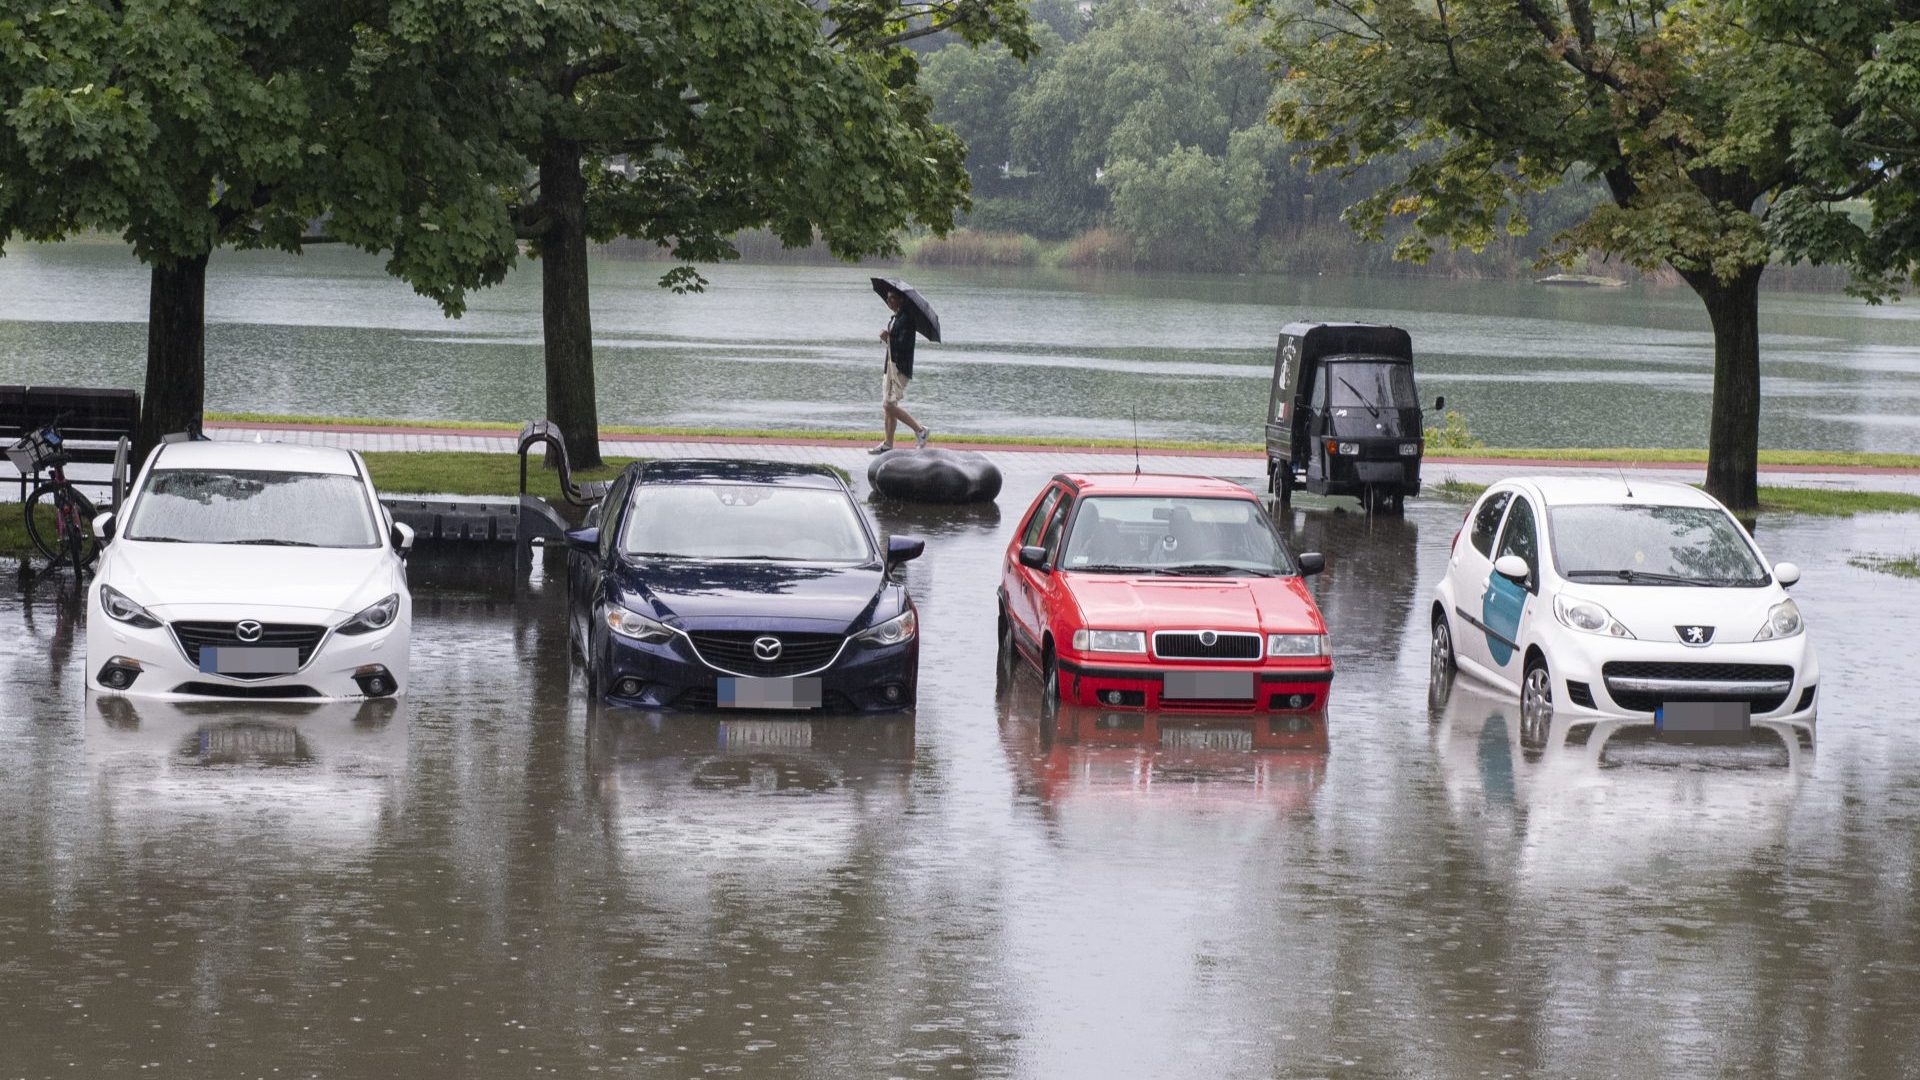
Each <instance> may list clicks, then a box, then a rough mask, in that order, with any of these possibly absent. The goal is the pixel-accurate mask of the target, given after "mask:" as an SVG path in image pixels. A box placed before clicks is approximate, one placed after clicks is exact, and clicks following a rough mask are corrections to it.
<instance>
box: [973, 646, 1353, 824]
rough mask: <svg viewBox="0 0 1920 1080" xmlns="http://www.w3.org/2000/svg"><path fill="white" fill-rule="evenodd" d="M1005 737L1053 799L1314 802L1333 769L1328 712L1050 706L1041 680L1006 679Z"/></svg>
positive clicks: (1019, 768) (1028, 782) (1021, 773)
mask: <svg viewBox="0 0 1920 1080" xmlns="http://www.w3.org/2000/svg"><path fill="white" fill-rule="evenodd" d="M999 710H1000V738H1001V742H1002V744H1003V745H1004V746H1005V748H1006V752H1007V756H1008V758H1009V760H1010V761H1011V762H1012V764H1013V765H1014V767H1015V771H1016V773H1017V775H1018V777H1019V782H1020V786H1021V789H1022V790H1023V792H1025V793H1027V794H1030V795H1034V796H1037V797H1039V798H1040V799H1041V800H1042V801H1043V802H1045V803H1053V802H1056V801H1060V800H1073V801H1084V800H1087V799H1090V798H1106V797H1114V798H1121V799H1141V798H1152V799H1155V800H1179V801H1189V800H1191V801H1194V802H1196V803H1202V802H1204V803H1212V802H1221V803H1236V802H1237V803H1249V804H1258V805H1262V806H1268V807H1279V808H1283V809H1291V808H1299V807H1304V806H1307V805H1308V804H1309V803H1311V802H1312V800H1313V795H1314V792H1315V791H1317V790H1318V789H1319V787H1320V782H1321V780H1322V779H1323V778H1324V776H1325V772H1326V760H1327V719H1326V714H1325V713H1324V712H1320V713H1313V714H1307V715H1301V714H1298V713H1295V714H1281V715H1265V714H1261V715H1251V716H1247V717H1233V716H1220V715H1213V714H1209V715H1204V716H1202V715H1190V714H1189V715H1183V714H1180V713H1173V712H1166V713H1162V712H1141V711H1118V710H1114V711H1108V710H1103V709H1099V708H1093V707H1088V706H1080V705H1059V706H1057V707H1048V703H1047V701H1046V697H1045V694H1044V693H1043V691H1042V689H1041V685H1040V680H1039V679H1038V678H1037V677H1035V676H1034V675H1033V673H1032V672H1031V671H1027V670H1025V669H1024V668H1018V669H1015V670H1012V671H1004V672H1003V674H1002V677H1001V684H1000V694H999Z"/></svg>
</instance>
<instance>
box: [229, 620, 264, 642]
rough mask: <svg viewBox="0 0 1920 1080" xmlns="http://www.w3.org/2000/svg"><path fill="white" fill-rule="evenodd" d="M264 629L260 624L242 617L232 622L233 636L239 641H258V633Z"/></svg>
mask: <svg viewBox="0 0 1920 1080" xmlns="http://www.w3.org/2000/svg"><path fill="white" fill-rule="evenodd" d="M265 629H266V627H263V626H261V625H260V624H259V623H257V622H254V621H253V620H252V619H243V620H241V621H240V622H237V623H234V624H233V636H234V637H237V638H239V639H240V640H241V641H259V640H260V634H261V632H262V631H264V630H265Z"/></svg>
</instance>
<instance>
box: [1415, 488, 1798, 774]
mask: <svg viewBox="0 0 1920 1080" xmlns="http://www.w3.org/2000/svg"><path fill="white" fill-rule="evenodd" d="M1502 500H1504V502H1503V501H1502ZM1523 504H1524V505H1525V506H1526V507H1527V510H1526V514H1528V515H1530V516H1531V517H1532V519H1533V521H1534V522H1535V523H1537V525H1536V529H1535V532H1536V535H1537V543H1538V549H1537V553H1536V555H1535V558H1534V561H1533V564H1531V565H1530V566H1529V567H1528V569H1529V573H1528V574H1527V575H1526V577H1525V579H1524V580H1515V579H1512V578H1508V577H1505V576H1504V575H1502V574H1500V573H1499V572H1498V571H1496V570H1495V567H1494V564H1495V561H1496V559H1497V557H1498V556H1499V555H1500V554H1501V553H1503V552H1506V551H1507V550H1508V543H1509V539H1510V536H1511V534H1510V532H1509V530H1516V531H1518V530H1521V529H1522V528H1523V525H1522V524H1521V521H1520V519H1519V518H1518V517H1517V515H1518V514H1519V513H1520V511H1518V510H1517V508H1518V507H1519V506H1521V505H1523ZM1574 506H1621V507H1628V506H1636V507H1643V508H1644V507H1685V508H1692V509H1694V510H1704V511H1709V512H1712V513H1717V514H1721V515H1725V516H1726V520H1727V521H1728V522H1730V523H1731V524H1732V526H1733V528H1734V529H1735V530H1736V531H1737V533H1738V536H1739V538H1740V541H1741V542H1743V543H1745V544H1746V546H1747V547H1748V549H1749V550H1750V552H1751V554H1752V556H1753V559H1754V560H1755V561H1756V562H1757V563H1758V565H1759V566H1760V567H1761V568H1762V569H1763V570H1764V571H1765V574H1764V584H1742V585H1725V586H1717V587H1716V586H1709V585H1697V584H1696V585H1679V584H1651V583H1635V582H1631V581H1622V580H1597V579H1596V576H1595V575H1593V574H1591V573H1588V574H1580V575H1576V577H1577V580H1570V579H1569V578H1568V577H1566V576H1564V575H1563V573H1562V570H1563V567H1562V565H1561V560H1560V559H1559V558H1558V557H1557V555H1558V554H1559V553H1560V548H1561V547H1562V546H1565V545H1569V544H1571V543H1573V542H1574V541H1575V538H1571V537H1569V538H1562V537H1556V536H1555V535H1554V528H1553V526H1552V524H1551V518H1550V515H1551V513H1552V512H1553V510H1555V509H1556V508H1560V507H1574ZM1483 546H1484V547H1483ZM1798 577H1799V570H1798V568H1796V567H1793V566H1792V564H1789V563H1782V564H1780V565H1778V566H1775V567H1769V566H1768V564H1767V563H1766V561H1765V559H1764V558H1763V557H1762V556H1761V553H1760V551H1759V549H1758V547H1756V546H1755V545H1754V544H1753V540H1752V538H1751V537H1750V536H1748V535H1747V532H1746V530H1745V529H1744V528H1742V527H1741V526H1740V525H1739V523H1738V522H1737V521H1736V520H1735V519H1734V518H1733V516H1732V515H1731V514H1728V513H1727V510H1726V508H1725V507H1723V506H1721V505H1720V503H1719V502H1717V501H1715V500H1714V499H1713V498H1712V497H1710V496H1708V495H1706V494H1705V493H1704V492H1701V491H1699V490H1697V489H1695V488H1692V487H1689V486H1687V485H1684V484H1675V483H1663V482H1640V481H1635V482H1633V483H1631V484H1628V483H1626V482H1624V481H1623V480H1621V479H1600V478H1590V477H1522V478H1516V479H1512V480H1507V481H1503V482H1501V483H1498V484H1493V485H1491V486H1489V487H1488V489H1487V490H1486V492H1485V493H1484V494H1483V495H1482V496H1481V497H1480V498H1479V499H1478V500H1476V501H1475V503H1474V506H1473V509H1472V510H1470V511H1468V513H1467V519H1466V521H1465V523H1464V524H1463V525H1462V526H1461V530H1460V534H1459V535H1458V536H1456V537H1455V538H1454V543H1453V550H1452V553H1451V554H1450V555H1449V557H1448V561H1447V572H1446V574H1445V576H1444V577H1442V579H1441V581H1440V584H1439V586H1438V587H1437V588H1436V589H1435V590H1434V597H1433V607H1432V614H1431V622H1432V625H1433V627H1434V631H1435V633H1434V650H1433V652H1434V655H1433V661H1434V668H1435V675H1436V677H1445V675H1446V674H1447V673H1446V672H1445V671H1444V670H1443V669H1444V668H1445V667H1446V662H1447V660H1448V659H1449V658H1447V657H1443V655H1442V653H1443V650H1448V651H1451V653H1452V655H1451V657H1450V659H1451V661H1452V662H1453V663H1454V664H1457V665H1458V668H1459V670H1460V671H1461V672H1462V673H1464V674H1466V675H1468V676H1471V677H1473V678H1476V679H1478V680H1481V681H1483V682H1486V683H1489V684H1491V685H1493V686H1495V687H1497V688H1501V689H1505V690H1509V691H1514V692H1518V693H1519V694H1520V695H1521V698H1522V706H1523V709H1522V719H1521V723H1522V729H1523V731H1528V730H1529V729H1531V730H1532V738H1533V741H1534V742H1535V743H1536V745H1541V744H1544V742H1545V739H1546V736H1547V734H1548V729H1547V727H1546V726H1544V725H1547V724H1550V725H1551V730H1552V731H1555V732H1559V733H1561V734H1562V735H1564V732H1565V731H1566V730H1567V728H1568V727H1570V726H1571V725H1575V724H1582V723H1597V722H1600V721H1617V722H1619V724H1618V725H1617V726H1623V727H1631V726H1634V725H1654V724H1655V709H1656V708H1659V707H1662V706H1664V704H1665V703H1668V702H1682V701H1739V700H1744V701H1747V702H1748V703H1749V706H1750V709H1751V723H1752V726H1754V727H1770V728H1773V729H1775V730H1776V732H1778V733H1779V734H1781V735H1782V736H1783V737H1784V736H1787V735H1793V736H1795V737H1796V738H1799V737H1800V736H1804V738H1805V741H1806V742H1807V744H1808V745H1811V742H1812V736H1813V731H1814V722H1815V718H1816V715H1817V713H1818V703H1817V700H1816V699H1817V696H1818V695H1817V691H1818V687H1819V682H1820V667H1819V661H1818V659H1817V658H1816V657H1815V655H1814V650H1813V646H1812V644H1811V643H1810V642H1809V641H1808V637H1807V633H1806V631H1805V629H1804V626H1803V625H1800V624H1799V621H1798V616H1797V609H1789V610H1794V611H1795V612H1796V614H1795V617H1794V620H1793V622H1794V623H1795V625H1796V629H1794V630H1793V632H1791V633H1790V634H1785V635H1780V636H1773V637H1770V638H1767V639H1765V640H1760V638H1761V637H1762V636H1763V628H1766V627H1768V626H1769V624H1770V620H1771V619H1772V617H1773V612H1774V610H1775V609H1776V608H1778V607H1780V606H1781V605H1783V604H1786V603H1787V602H1788V598H1787V592H1786V587H1785V586H1786V585H1789V584H1792V583H1793V582H1794V581H1795V580H1797V579H1798ZM1556 601H1558V602H1559V603H1560V604H1561V605H1562V607H1561V608H1556ZM1574 604H1580V605H1583V606H1587V605H1597V606H1598V607H1600V608H1601V609H1603V610H1604V613H1605V614H1608V615H1610V616H1611V622H1609V623H1607V625H1606V627H1605V628H1604V629H1601V630H1597V631H1596V630H1582V629H1578V628H1576V627H1575V625H1574V624H1573V621H1572V620H1571V619H1570V618H1568V617H1563V615H1562V612H1563V611H1565V610H1566V608H1568V607H1570V606H1571V605H1574ZM1588 610H1589V611H1590V610H1591V608H1590V607H1588ZM1495 623H1498V624H1499V625H1493V624H1495ZM1616 628H1620V629H1623V630H1624V632H1625V633H1620V632H1619V631H1618V630H1616ZM1767 632H1769V633H1771V632H1772V631H1767ZM1629 634H1630V635H1631V636H1626V635H1629ZM1542 663H1543V664H1544V670H1545V677H1544V678H1541V679H1539V680H1536V681H1535V683H1533V684H1531V685H1530V684H1529V683H1528V676H1529V670H1530V669H1531V668H1532V667H1534V666H1537V665H1539V664H1542ZM1636 664H1637V665H1660V667H1658V668H1651V667H1641V668H1639V669H1638V670H1634V669H1631V668H1629V669H1625V670H1623V669H1622V668H1618V667H1616V668H1613V669H1612V671H1611V673H1610V672H1609V670H1608V665H1636ZM1729 665H1737V666H1732V667H1730V666H1729ZM1763 668H1764V669H1771V670H1765V671H1763V670H1762V669H1763ZM1789 670H1790V672H1791V674H1790V676H1788V675H1787V672H1788V671H1789ZM1543 691H1544V692H1545V694H1546V697H1545V699H1544V700H1541V698H1540V694H1541V692H1543ZM1543 705H1544V706H1545V710H1544V713H1542V712H1541V711H1540V708H1539V707H1540V706H1543Z"/></svg>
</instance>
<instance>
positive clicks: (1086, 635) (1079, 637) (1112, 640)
mask: <svg viewBox="0 0 1920 1080" xmlns="http://www.w3.org/2000/svg"><path fill="white" fill-rule="evenodd" d="M1073 651H1074V652H1117V653H1142V654H1144V653H1145V652H1146V651H1147V635H1146V633H1145V632H1144V631H1141V630H1075V631H1074V632H1073Z"/></svg>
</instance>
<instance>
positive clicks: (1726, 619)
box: [1561, 581, 1787, 644]
mask: <svg viewBox="0 0 1920 1080" xmlns="http://www.w3.org/2000/svg"><path fill="white" fill-rule="evenodd" d="M1561 595H1563V596H1565V597H1566V598H1567V599H1569V600H1575V599H1577V600H1590V601H1592V602H1593V603H1596V604H1599V605H1600V606H1601V607H1603V608H1606V609H1607V611H1608V613H1609V614H1611V615H1612V616H1613V617H1614V618H1615V619H1616V620H1618V621H1619V623H1620V625H1622V626H1624V627H1626V628H1627V629H1628V630H1630V631H1632V632H1633V636H1634V637H1636V638H1638V639H1639V640H1641V641H1681V640H1682V638H1681V632H1682V631H1681V628H1682V627H1709V628H1711V630H1712V633H1711V637H1710V641H1709V642H1707V643H1710V644H1737V643H1741V642H1750V641H1752V640H1753V636H1754V635H1755V634H1757V633H1759V632H1760V627H1761V626H1762V625H1764V624H1765V623H1766V621H1767V613H1768V612H1769V611H1771V610H1772V609H1773V606H1774V605H1775V604H1778V603H1780V602H1781V601H1783V600H1785V599H1786V598H1787V591H1786V590H1785V589H1782V588H1781V587H1780V586H1778V585H1764V586H1761V587H1759V588H1751V589H1742V588H1736V587H1729V588H1723V589H1716V588H1708V587H1705V586H1695V585H1594V584H1592V583H1590V582H1585V581H1583V582H1579V583H1577V584H1573V585H1569V586H1567V587H1566V588H1564V589H1562V590H1561ZM1696 644H1698V643H1696Z"/></svg>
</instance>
